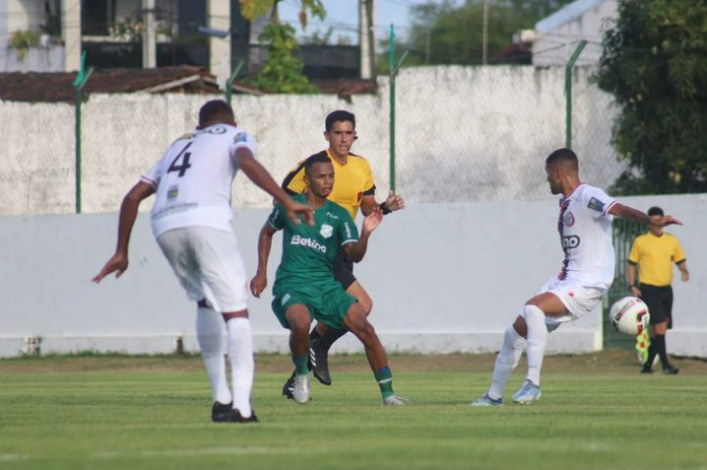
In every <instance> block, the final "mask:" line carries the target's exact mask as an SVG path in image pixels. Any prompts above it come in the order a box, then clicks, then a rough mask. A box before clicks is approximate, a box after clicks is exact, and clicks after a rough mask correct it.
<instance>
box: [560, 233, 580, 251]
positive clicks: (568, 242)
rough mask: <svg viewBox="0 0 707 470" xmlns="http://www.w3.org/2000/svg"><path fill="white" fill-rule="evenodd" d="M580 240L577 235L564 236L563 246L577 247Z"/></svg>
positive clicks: (567, 247)
mask: <svg viewBox="0 0 707 470" xmlns="http://www.w3.org/2000/svg"><path fill="white" fill-rule="evenodd" d="M580 242H581V240H580V238H579V237H578V236H577V235H570V236H567V237H562V248H563V249H565V250H567V249H570V248H577V247H578V246H579V243H580Z"/></svg>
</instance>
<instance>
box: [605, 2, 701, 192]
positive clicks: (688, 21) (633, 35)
mask: <svg viewBox="0 0 707 470" xmlns="http://www.w3.org/2000/svg"><path fill="white" fill-rule="evenodd" d="M603 47H604V50H603V54H602V57H601V61H600V68H599V72H598V75H597V80H598V84H599V86H600V87H601V88H602V89H603V90H605V91H607V92H609V93H611V94H613V95H614V98H615V99H616V103H617V104H618V105H619V106H620V107H621V112H620V114H619V116H618V117H617V119H616V121H615V122H614V127H613V136H612V143H613V144H614V146H615V147H616V150H617V152H618V155H619V159H623V160H626V161H627V162H628V163H629V169H628V170H627V171H625V172H624V173H623V174H622V175H621V176H620V177H619V179H618V180H617V182H616V183H615V185H614V188H613V190H614V192H615V193H617V194H667V193H693V192H705V191H707V2H706V1H704V0H644V1H623V2H620V3H619V17H618V20H617V22H616V23H615V25H614V27H613V28H612V29H611V30H609V31H607V33H606V35H605V37H604V42H603Z"/></svg>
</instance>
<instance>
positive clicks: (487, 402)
mask: <svg viewBox="0 0 707 470" xmlns="http://www.w3.org/2000/svg"><path fill="white" fill-rule="evenodd" d="M470 406H503V399H502V398H491V397H490V396H489V394H488V393H484V394H483V396H482V397H481V398H479V399H477V400H475V401H473V402H471V404H470Z"/></svg>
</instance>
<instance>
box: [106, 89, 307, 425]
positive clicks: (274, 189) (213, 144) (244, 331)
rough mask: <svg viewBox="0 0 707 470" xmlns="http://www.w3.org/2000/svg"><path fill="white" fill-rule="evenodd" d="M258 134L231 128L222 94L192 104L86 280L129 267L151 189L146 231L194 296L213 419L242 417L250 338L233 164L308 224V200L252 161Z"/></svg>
mask: <svg viewBox="0 0 707 470" xmlns="http://www.w3.org/2000/svg"><path fill="white" fill-rule="evenodd" d="M254 155H255V142H254V140H253V138H252V137H251V136H249V135H248V134H247V133H246V132H245V131H244V130H243V129H240V128H238V127H237V124H236V122H235V119H234V115H233V110H232V109H231V107H230V106H229V105H228V104H227V103H226V102H225V101H221V100H214V101H209V102H208V103H206V104H205V105H204V106H203V107H202V108H201V110H200V111H199V127H198V128H197V131H196V132H195V133H193V134H189V135H186V136H184V137H182V138H180V139H178V140H177V141H176V142H174V143H173V144H172V145H171V146H170V148H169V149H168V150H167V152H166V153H165V154H164V156H163V157H162V158H161V159H160V160H159V162H157V164H156V165H155V166H153V167H152V168H151V169H150V170H149V171H148V172H147V173H145V175H143V177H142V178H141V179H140V181H139V182H138V183H137V184H136V185H135V186H133V188H132V189H131V190H130V191H129V192H128V194H127V195H126V196H125V198H124V199H123V203H122V205H121V207H120V221H119V226H118V245H117V248H116V251H115V254H114V255H113V256H112V257H111V258H110V259H109V260H108V262H107V263H106V264H105V266H104V267H103V269H101V271H100V272H99V273H98V275H97V276H96V277H95V278H94V279H93V281H94V282H96V283H98V282H100V281H101V279H103V278H104V277H105V276H107V275H108V274H110V273H113V272H116V277H120V276H121V275H122V274H123V272H125V270H126V269H127V268H128V245H129V242H130V234H131V232H132V228H133V224H134V223H135V219H136V217H137V212H138V208H139V206H140V203H141V202H142V200H143V199H145V198H147V197H149V196H150V195H152V194H155V195H156V196H155V203H154V205H153V207H152V231H153V233H154V236H155V238H156V240H157V243H158V245H159V246H160V248H161V249H162V252H163V253H164V254H165V256H166V257H167V260H168V261H169V263H170V265H171V266H172V268H173V270H174V273H175V274H176V276H177V278H178V279H179V282H180V283H181V285H182V286H183V287H184V289H185V290H186V291H187V295H188V296H189V298H190V299H191V300H194V301H196V302H197V315H196V335H197V339H198V342H199V347H200V348H201V352H202V356H203V359H204V364H205V366H206V372H207V375H208V377H209V380H210V382H211V388H212V392H213V402H214V403H213V406H212V410H211V419H212V420H213V421H214V422H232V423H249V422H257V421H258V419H257V417H256V415H255V413H254V412H253V410H252V409H251V405H250V394H251V389H252V387H253V370H254V364H253V339H252V334H251V328H250V322H249V319H248V309H247V305H246V299H247V292H246V289H247V288H246V285H247V281H248V280H247V277H246V273H245V269H244V267H243V261H242V258H241V255H240V252H239V251H238V245H237V243H236V237H235V234H234V233H233V229H232V227H231V217H232V209H231V186H232V184H233V179H234V178H235V175H236V172H237V171H238V170H239V169H240V170H242V171H243V173H245V174H246V176H248V178H250V179H251V180H252V181H253V182H254V183H255V184H256V185H257V186H259V187H260V188H262V189H263V190H265V191H266V192H268V193H269V194H270V195H272V196H273V197H274V198H275V199H276V200H277V201H279V202H280V203H281V204H283V205H284V207H285V208H286V209H285V210H286V211H287V217H288V218H289V219H290V220H293V221H294V222H295V223H299V222H298V215H302V216H304V218H305V220H306V221H307V223H309V224H310V225H311V224H313V223H314V218H313V217H314V213H313V210H312V208H311V207H309V206H307V205H304V204H301V203H297V202H295V201H293V200H292V199H291V198H290V196H288V195H287V193H285V192H284V191H283V190H282V189H281V188H280V186H279V185H278V184H277V183H276V182H275V180H273V178H272V176H270V173H268V171H267V170H266V169H265V168H264V167H263V166H262V165H261V164H260V163H259V162H258V161H257V160H255V157H254ZM224 321H225V322H226V330H227V332H228V343H227V351H228V358H229V361H230V364H231V387H229V385H228V381H227V378H226V364H225V360H224V355H223V344H222V329H223V322H224Z"/></svg>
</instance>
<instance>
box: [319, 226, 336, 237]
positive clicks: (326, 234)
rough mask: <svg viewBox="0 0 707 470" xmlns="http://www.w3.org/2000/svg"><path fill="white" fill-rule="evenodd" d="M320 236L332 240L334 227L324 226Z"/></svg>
mask: <svg viewBox="0 0 707 470" xmlns="http://www.w3.org/2000/svg"><path fill="white" fill-rule="evenodd" d="M319 234H320V235H321V236H322V237H324V238H331V236H332V235H334V227H332V226H331V225H329V224H322V228H321V230H319Z"/></svg>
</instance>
